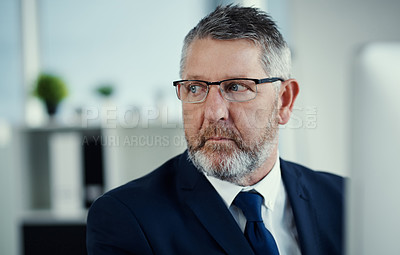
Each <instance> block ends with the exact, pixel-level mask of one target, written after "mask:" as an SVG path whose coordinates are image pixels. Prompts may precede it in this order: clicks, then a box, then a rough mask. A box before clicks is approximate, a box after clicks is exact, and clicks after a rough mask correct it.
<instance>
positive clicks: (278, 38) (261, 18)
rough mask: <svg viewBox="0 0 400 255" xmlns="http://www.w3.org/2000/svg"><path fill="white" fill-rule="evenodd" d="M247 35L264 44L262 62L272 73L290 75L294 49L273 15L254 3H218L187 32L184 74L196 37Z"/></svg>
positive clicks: (268, 72) (245, 36) (258, 43)
mask: <svg viewBox="0 0 400 255" xmlns="http://www.w3.org/2000/svg"><path fill="white" fill-rule="evenodd" d="M208 37H210V38H212V39H217V40H232V39H247V40H251V41H253V42H254V43H255V45H257V46H259V47H260V48H261V52H262V53H261V63H262V65H263V68H264V70H265V72H266V73H267V74H268V75H270V76H275V77H281V78H283V79H285V80H286V79H289V78H290V68H291V57H290V50H289V47H288V45H287V43H286V42H285V40H284V39H283V36H282V35H281V33H280V32H279V31H278V28H277V26H276V24H275V22H274V21H273V20H272V19H271V17H270V16H269V15H268V14H267V13H265V12H263V11H261V10H259V9H257V8H252V7H241V6H238V5H227V6H218V7H217V8H216V9H215V10H214V11H213V12H212V13H210V14H209V15H207V16H206V17H204V18H203V19H202V20H200V22H199V23H198V24H197V26H195V27H194V28H193V29H192V30H190V31H189V33H188V34H187V35H186V37H185V40H184V44H183V48H182V55H181V63H180V75H181V77H182V73H183V71H184V68H185V64H186V63H185V62H186V57H187V53H188V49H189V46H190V44H191V43H192V42H193V41H194V40H196V39H204V38H208Z"/></svg>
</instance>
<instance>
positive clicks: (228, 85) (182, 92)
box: [173, 77, 285, 103]
mask: <svg viewBox="0 0 400 255" xmlns="http://www.w3.org/2000/svg"><path fill="white" fill-rule="evenodd" d="M276 81H281V82H283V81H285V80H284V79H282V78H276V77H273V78H265V79H249V78H235V79H227V80H222V81H215V82H209V81H202V80H180V81H174V82H173V85H174V86H175V88H176V95H177V96H178V98H179V99H180V100H181V101H182V102H184V103H201V102H203V101H204V100H206V97H207V95H208V91H209V90H210V89H209V86H210V85H218V86H219V90H220V91H221V94H222V96H223V97H224V98H225V99H226V100H228V101H232V102H246V101H250V100H252V99H254V98H255V97H256V95H257V85H258V84H263V83H272V82H276Z"/></svg>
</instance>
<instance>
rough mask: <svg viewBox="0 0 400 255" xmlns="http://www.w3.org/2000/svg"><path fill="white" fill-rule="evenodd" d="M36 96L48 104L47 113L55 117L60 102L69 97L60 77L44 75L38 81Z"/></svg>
mask: <svg viewBox="0 0 400 255" xmlns="http://www.w3.org/2000/svg"><path fill="white" fill-rule="evenodd" d="M34 94H35V95H36V96H37V97H38V98H40V99H41V100H42V101H43V102H44V103H45V104H46V109H47V113H48V114H49V115H50V116H53V115H54V114H55V113H56V111H57V107H58V105H59V104H60V102H61V101H62V100H63V99H64V98H66V97H67V95H68V89H67V86H66V85H65V83H64V81H63V80H62V79H61V78H60V77H58V76H55V75H51V74H46V73H42V74H40V75H39V78H38V79H37V81H36V87H35V90H34Z"/></svg>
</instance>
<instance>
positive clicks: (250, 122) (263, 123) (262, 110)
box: [232, 106, 273, 137]
mask: <svg viewBox="0 0 400 255" xmlns="http://www.w3.org/2000/svg"><path fill="white" fill-rule="evenodd" d="M272 110H273V107H271V106H257V107H254V106H252V107H242V108H240V109H237V110H236V111H234V113H232V119H233V122H234V123H235V126H236V128H237V129H238V130H239V132H240V133H241V134H242V136H243V137H246V136H251V134H252V133H254V132H258V131H259V130H265V128H266V127H267V126H268V125H269V122H270V118H271V113H272Z"/></svg>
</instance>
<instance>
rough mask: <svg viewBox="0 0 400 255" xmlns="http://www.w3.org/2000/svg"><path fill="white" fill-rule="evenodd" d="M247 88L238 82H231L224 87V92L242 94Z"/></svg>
mask: <svg viewBox="0 0 400 255" xmlns="http://www.w3.org/2000/svg"><path fill="white" fill-rule="evenodd" d="M248 89H249V88H248V87H247V86H246V85H245V84H241V83H239V82H231V83H229V84H227V86H226V87H225V91H226V92H244V91H246V90H248Z"/></svg>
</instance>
